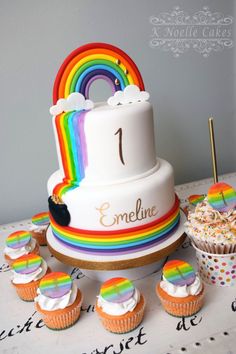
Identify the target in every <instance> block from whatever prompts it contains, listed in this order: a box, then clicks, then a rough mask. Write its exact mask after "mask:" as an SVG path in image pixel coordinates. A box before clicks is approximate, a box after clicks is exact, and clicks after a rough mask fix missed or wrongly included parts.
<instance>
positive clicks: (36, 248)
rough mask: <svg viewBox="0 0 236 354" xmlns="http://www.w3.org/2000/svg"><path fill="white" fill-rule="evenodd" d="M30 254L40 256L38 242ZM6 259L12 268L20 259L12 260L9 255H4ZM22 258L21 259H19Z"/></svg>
mask: <svg viewBox="0 0 236 354" xmlns="http://www.w3.org/2000/svg"><path fill="white" fill-rule="evenodd" d="M29 253H34V254H37V255H39V256H40V249H39V244H38V242H36V244H35V247H34V249H33V250H32V251H30V252H29ZM4 258H5V261H6V262H7V263H8V265H9V266H10V267H11V266H12V264H13V263H14V262H15V261H16V260H17V259H18V258H15V259H12V258H10V257H9V256H8V255H6V254H5V255H4ZM19 258H20V257H19Z"/></svg>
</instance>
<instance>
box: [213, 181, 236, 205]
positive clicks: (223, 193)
mask: <svg viewBox="0 0 236 354" xmlns="http://www.w3.org/2000/svg"><path fill="white" fill-rule="evenodd" d="M207 199H208V203H209V204H210V205H211V206H212V208H214V209H216V210H218V211H220V212H224V211H229V210H230V209H234V208H235V207H236V192H235V190H234V189H233V187H231V186H230V185H228V184H226V183H224V182H218V183H215V184H213V185H212V186H211V187H210V189H209V190H208V194H207Z"/></svg>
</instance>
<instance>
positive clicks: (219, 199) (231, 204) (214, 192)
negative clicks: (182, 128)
mask: <svg viewBox="0 0 236 354" xmlns="http://www.w3.org/2000/svg"><path fill="white" fill-rule="evenodd" d="M208 123H209V132H210V142H211V156H212V166H213V177H214V184H213V185H212V186H211V187H210V189H209V191H208V194H207V199H208V203H209V204H210V205H211V206H212V208H214V209H216V210H218V211H220V212H225V211H229V210H230V209H234V208H235V207H236V192H235V190H234V189H233V188H232V187H231V186H230V185H228V184H227V183H224V182H219V183H218V175H217V160H216V149H215V138H214V126H213V118H212V117H210V118H209V119H208Z"/></svg>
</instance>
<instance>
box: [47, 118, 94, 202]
mask: <svg viewBox="0 0 236 354" xmlns="http://www.w3.org/2000/svg"><path fill="white" fill-rule="evenodd" d="M85 114H86V112H83V111H78V112H74V111H73V112H68V113H62V114H60V115H58V116H57V117H56V118H55V125H56V130H57V135H58V142H59V146H60V152H61V158H62V164H63V170H64V173H65V178H64V181H63V182H62V183H59V184H58V185H57V186H56V187H55V188H54V190H53V194H56V195H59V196H60V197H61V196H62V195H63V194H64V193H65V192H66V191H67V190H69V189H72V188H75V187H78V186H79V183H80V181H81V180H82V179H83V178H84V174H85V172H84V171H85V167H86V166H87V150H86V142H85V136H84V119H85Z"/></svg>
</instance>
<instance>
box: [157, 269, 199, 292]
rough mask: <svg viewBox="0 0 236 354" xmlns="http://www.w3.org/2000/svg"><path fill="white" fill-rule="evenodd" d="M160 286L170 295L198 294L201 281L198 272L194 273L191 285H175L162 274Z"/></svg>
mask: <svg viewBox="0 0 236 354" xmlns="http://www.w3.org/2000/svg"><path fill="white" fill-rule="evenodd" d="M160 287H161V288H162V289H163V290H164V291H165V292H166V293H167V294H168V295H170V296H174V297H187V296H189V295H198V294H199V293H200V292H201V290H202V282H201V280H200V278H199V276H198V274H196V278H195V281H194V283H192V284H191V285H184V286H177V285H174V284H172V283H170V282H169V281H168V280H166V278H165V277H164V275H163V280H162V281H161V283H160Z"/></svg>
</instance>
